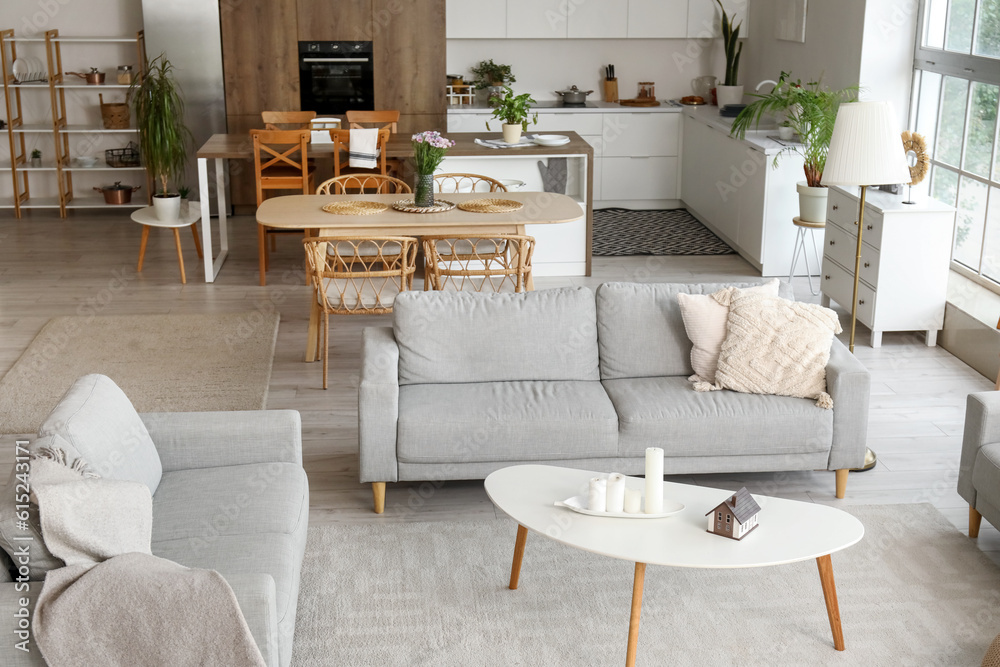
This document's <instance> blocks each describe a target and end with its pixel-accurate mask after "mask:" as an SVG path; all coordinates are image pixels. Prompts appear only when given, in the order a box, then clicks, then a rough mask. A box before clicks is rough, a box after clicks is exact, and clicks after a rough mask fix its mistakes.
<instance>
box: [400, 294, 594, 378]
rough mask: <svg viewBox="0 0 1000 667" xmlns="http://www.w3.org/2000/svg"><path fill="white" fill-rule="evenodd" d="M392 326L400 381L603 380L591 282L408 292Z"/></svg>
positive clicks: (402, 297) (401, 300) (401, 301)
mask: <svg viewBox="0 0 1000 667" xmlns="http://www.w3.org/2000/svg"><path fill="white" fill-rule="evenodd" d="M392 328H393V333H394V335H395V337H396V343H397V344H398V345H399V383H400V384H401V385H408V384H440V383H459V382H513V381H518V380H553V381H557V380H599V379H600V375H599V372H598V358H597V311H596V307H595V305H594V293H593V292H591V291H590V290H589V289H587V288H585V287H567V288H560V289H550V290H540V291H538V292H524V293H520V294H478V293H468V292H403V293H402V294H400V295H399V296H398V297H396V302H395V304H394V306H393V315H392Z"/></svg>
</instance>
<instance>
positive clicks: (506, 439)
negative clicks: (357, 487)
mask: <svg viewBox="0 0 1000 667" xmlns="http://www.w3.org/2000/svg"><path fill="white" fill-rule="evenodd" d="M397 429H398V430H397V439H396V449H397V452H396V454H397V458H398V460H399V461H400V462H402V463H453V462H463V463H465V462H479V461H511V462H515V461H541V460H561V459H578V458H587V457H605V456H614V455H615V454H616V452H617V451H618V417H617V415H616V414H615V409H614V406H612V405H611V401H610V400H609V399H608V396H607V394H606V393H605V392H604V388H603V387H602V386H601V383H600V382H543V381H533V382H485V383H479V384H439V385H408V386H404V387H400V388H399V421H398V426H397Z"/></svg>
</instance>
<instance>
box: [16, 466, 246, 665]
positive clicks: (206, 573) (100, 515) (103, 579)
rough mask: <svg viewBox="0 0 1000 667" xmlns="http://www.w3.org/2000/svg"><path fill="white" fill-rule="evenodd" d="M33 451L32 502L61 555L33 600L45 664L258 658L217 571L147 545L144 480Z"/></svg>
mask: <svg viewBox="0 0 1000 667" xmlns="http://www.w3.org/2000/svg"><path fill="white" fill-rule="evenodd" d="M39 456H40V457H42V458H36V459H35V460H34V461H32V466H31V496H32V500H34V501H35V502H36V503H37V504H38V512H39V518H40V520H41V524H42V535H43V536H44V538H45V544H46V546H47V547H48V548H49V550H50V551H51V552H52V553H53V555H55V556H56V557H58V558H61V559H63V560H64V561H66V567H62V568H59V569H56V570H51V571H50V572H49V573H48V574H47V575H46V577H45V584H44V585H43V587H42V591H41V593H40V595H39V597H38V603H37V604H36V605H35V614H34V618H33V627H34V630H35V637H36V639H37V641H38V647H39V649H40V650H41V652H42V655H43V656H44V657H45V660H46V662H47V663H48V664H49V665H51V666H52V667H62V666H63V665H66V666H70V665H74V666H75V665H109V666H117V665H120V666H122V667H125V666H127V665H128V666H131V665H164V666H165V665H239V666H243V665H255V666H256V665H264V660H263V658H262V656H261V654H260V650H259V649H258V648H257V645H256V643H255V642H254V640H253V637H252V636H251V634H250V629H249V627H248V626H247V624H246V620H245V619H244V618H243V614H242V612H241V611H240V608H239V604H238V603H237V601H236V596H235V595H234V594H233V591H232V588H230V586H229V584H228V583H227V582H226V580H225V579H223V578H222V575H220V574H219V573H218V572H213V571H210V570H199V569H190V568H186V567H183V566H181V565H178V564H177V563H174V562H171V561H168V560H164V559H162V558H157V557H156V556H153V555H152V554H151V553H150V535H151V532H152V497H151V496H150V493H149V488H148V487H147V486H146V485H145V484H141V483H138V482H125V481H120V480H106V479H100V478H98V477H97V476H96V475H94V474H93V473H91V472H90V471H89V470H88V468H87V466H86V464H84V463H82V461H81V460H80V459H77V460H76V461H75V462H73V463H72V465H69V462H68V461H66V455H65V453H64V452H62V450H43V451H42V452H40V453H39Z"/></svg>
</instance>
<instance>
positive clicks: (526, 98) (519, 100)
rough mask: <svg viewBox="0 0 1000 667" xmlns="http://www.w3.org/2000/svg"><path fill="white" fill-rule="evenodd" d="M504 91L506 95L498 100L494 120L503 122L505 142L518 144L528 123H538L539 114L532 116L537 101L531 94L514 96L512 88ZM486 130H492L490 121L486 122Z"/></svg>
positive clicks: (506, 87) (505, 87) (506, 88)
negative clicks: (533, 105)
mask: <svg viewBox="0 0 1000 667" xmlns="http://www.w3.org/2000/svg"><path fill="white" fill-rule="evenodd" d="M503 89H504V91H505V94H504V96H503V97H500V98H498V99H497V106H496V108H495V109H494V110H493V118H496V119H499V120H501V121H502V122H503V140H504V141H506V142H507V143H508V144H516V143H517V142H519V141H520V140H521V132H522V131H527V129H528V123H529V122H531V123H537V122H538V114H537V113H536V114H534V115H532V114H531V106H530V105H532V104H535V100H533V99H532V98H531V95H530V94H529V93H521V94H520V95H514V91H513V90H511V88H510V87H508V86H504V87H503ZM486 129H487V130H490V122H489V121H486ZM490 131H492V130H490Z"/></svg>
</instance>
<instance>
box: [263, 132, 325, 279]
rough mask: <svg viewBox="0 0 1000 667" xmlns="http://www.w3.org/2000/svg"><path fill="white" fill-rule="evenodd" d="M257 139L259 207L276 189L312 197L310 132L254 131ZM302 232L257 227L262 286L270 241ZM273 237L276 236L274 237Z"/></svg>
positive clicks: (314, 187)
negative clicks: (280, 235)
mask: <svg viewBox="0 0 1000 667" xmlns="http://www.w3.org/2000/svg"><path fill="white" fill-rule="evenodd" d="M250 137H251V138H252V140H253V159H254V181H255V183H256V187H257V206H260V205H261V204H263V203H264V200H265V199H267V197H268V196H269V195H270V194H271V192H272V191H274V190H298V191H300V192H301V193H302V194H310V193H311V192H313V191H314V190H315V189H316V185H315V182H314V180H313V172H314V168H313V167H310V166H309V148H308V146H309V132H308V131H304V130H250ZM302 233H303V232H301V231H299V230H275V229H271V228H268V227H265V226H264V225H257V253H258V261H259V263H260V284H261V285H266V284H267V279H266V277H265V274H266V272H267V267H268V264H269V262H270V256H269V253H268V247H267V238H268V236H269V235H273V234H302ZM272 238H273V237H272Z"/></svg>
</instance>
